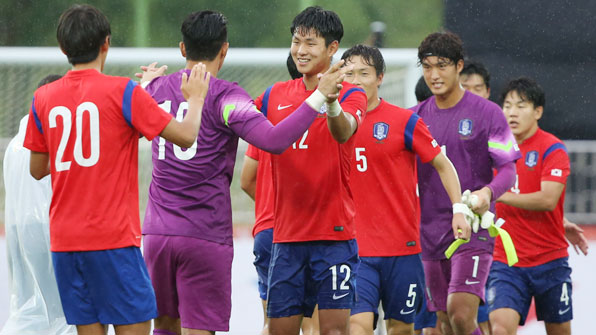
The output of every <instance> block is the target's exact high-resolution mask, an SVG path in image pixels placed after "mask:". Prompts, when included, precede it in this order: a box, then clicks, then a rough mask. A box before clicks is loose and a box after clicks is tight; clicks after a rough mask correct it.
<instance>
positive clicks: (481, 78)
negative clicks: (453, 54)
mask: <svg viewBox="0 0 596 335" xmlns="http://www.w3.org/2000/svg"><path fill="white" fill-rule="evenodd" d="M459 82H460V83H461V86H462V87H463V88H464V89H465V90H466V91H470V92H472V93H474V94H476V95H478V96H481V97H483V98H485V99H488V98H489V97H490V73H489V72H488V70H487V69H486V67H485V66H484V64H482V63H480V62H473V61H467V62H466V63H465V64H464V68H463V69H462V70H461V73H460V76H459Z"/></svg>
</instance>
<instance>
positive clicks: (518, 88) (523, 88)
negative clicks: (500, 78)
mask: <svg viewBox="0 0 596 335" xmlns="http://www.w3.org/2000/svg"><path fill="white" fill-rule="evenodd" d="M512 91H515V92H516V93H517V94H518V95H519V97H520V98H522V99H523V100H526V101H529V102H531V103H532V104H534V107H540V106H542V107H544V105H545V103H546V101H545V100H546V98H545V96H544V90H543V89H542V87H541V86H540V85H538V83H537V82H536V81H535V80H534V79H532V78H528V77H519V78H517V79H513V80H511V81H509V82H508V83H507V85H505V88H504V89H503V93H501V105H503V102H504V101H505V98H506V97H507V94H509V92H512Z"/></svg>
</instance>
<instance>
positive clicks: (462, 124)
mask: <svg viewBox="0 0 596 335" xmlns="http://www.w3.org/2000/svg"><path fill="white" fill-rule="evenodd" d="M458 133H460V134H461V135H462V136H468V135H470V134H472V120H470V119H463V120H459V127H458Z"/></svg>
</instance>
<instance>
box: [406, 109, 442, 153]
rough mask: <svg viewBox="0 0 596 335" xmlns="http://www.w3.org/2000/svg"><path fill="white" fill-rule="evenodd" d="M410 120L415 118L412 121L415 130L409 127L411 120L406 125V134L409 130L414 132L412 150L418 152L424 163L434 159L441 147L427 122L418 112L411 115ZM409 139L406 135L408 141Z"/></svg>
mask: <svg viewBox="0 0 596 335" xmlns="http://www.w3.org/2000/svg"><path fill="white" fill-rule="evenodd" d="M410 120H415V121H413V122H412V123H413V124H414V127H413V131H412V130H409V129H408V125H409V124H410V122H408V124H407V125H406V134H407V133H408V132H411V133H412V134H413V135H412V144H411V149H410V150H412V151H413V152H414V153H416V154H417V155H418V156H419V157H420V160H421V161H422V162H423V163H428V162H430V161H431V160H433V158H435V157H437V155H438V154H439V153H440V152H441V148H440V147H439V144H438V143H437V141H436V140H435V139H434V138H433V136H432V135H431V133H430V131H429V130H428V127H427V125H426V123H424V121H423V120H422V118H420V117H419V116H418V114H415V113H413V114H412V116H410ZM407 139H408V138H407V136H406V141H407ZM407 144H408V143H407V142H406V146H407Z"/></svg>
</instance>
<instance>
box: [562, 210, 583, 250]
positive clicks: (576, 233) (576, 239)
mask: <svg viewBox="0 0 596 335" xmlns="http://www.w3.org/2000/svg"><path fill="white" fill-rule="evenodd" d="M563 227H564V228H565V237H566V238H567V240H568V241H569V243H571V245H572V246H573V249H575V253H576V254H578V255H579V251H578V249H579V250H581V252H582V254H584V255H586V256H587V255H588V240H587V239H586V237H585V236H584V230H583V229H581V228H580V227H579V226H578V225H576V224H575V223H573V222H571V221H569V220H567V218H566V217H563Z"/></svg>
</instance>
